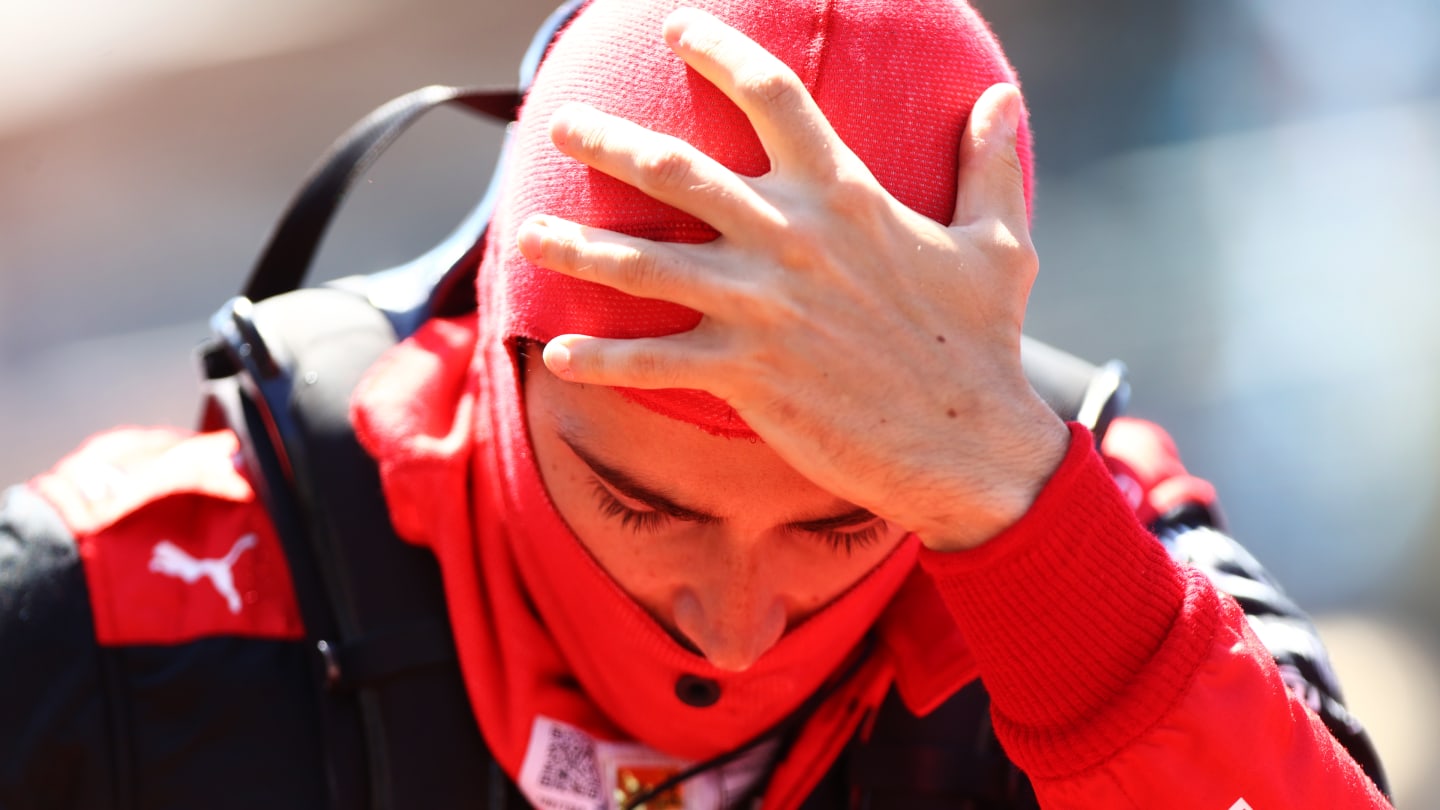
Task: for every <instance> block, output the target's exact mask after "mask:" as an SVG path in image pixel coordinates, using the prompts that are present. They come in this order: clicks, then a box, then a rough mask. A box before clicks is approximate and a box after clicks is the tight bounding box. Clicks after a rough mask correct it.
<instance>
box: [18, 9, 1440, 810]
mask: <svg viewBox="0 0 1440 810" xmlns="http://www.w3.org/2000/svg"><path fill="white" fill-rule="evenodd" d="M977 4H978V5H979V6H980V7H981V9H982V11H983V12H984V13H985V14H986V16H987V17H988V18H989V19H990V20H991V22H992V24H993V25H994V27H995V29H996V30H997V32H998V33H999V35H1000V37H1001V39H1002V40H1003V41H1004V42H1005V43H1006V45H1007V49H1008V52H1009V54H1010V56H1011V59H1012V61H1013V62H1014V63H1015V65H1016V67H1017V69H1018V70H1019V72H1020V75H1021V77H1022V80H1023V82H1024V87H1025V90H1026V94H1027V97H1028V100H1029V104H1030V108H1031V111H1032V116H1033V119H1032V120H1033V125H1034V128H1035V131H1036V137H1037V150H1038V155H1039V187H1038V188H1039V190H1038V196H1037V203H1038V204H1037V211H1036V223H1035V226H1036V231H1035V238H1036V242H1037V244H1038V245H1039V248H1040V254H1041V259H1042V271H1041V277H1040V281H1039V282H1038V284H1037V286H1036V289H1035V293H1034V298H1033V301H1032V305H1031V312H1030V318H1029V322H1028V331H1029V332H1030V333H1031V334H1033V335H1035V336H1037V337H1039V338H1042V339H1044V340H1047V341H1050V342H1053V343H1056V344H1058V345H1060V346H1062V347H1065V348H1068V349H1069V350H1071V351H1072V352H1075V353H1077V354H1080V355H1082V356H1084V357H1087V358H1090V359H1092V360H1097V361H1098V360H1104V359H1107V358H1111V357H1118V358H1121V359H1123V360H1124V361H1125V362H1126V363H1127V364H1128V365H1129V367H1130V370H1131V372H1132V383H1133V385H1134V390H1135V395H1134V400H1133V404H1132V413H1135V414H1137V415H1141V416H1145V417H1149V418H1153V419H1156V420H1158V421H1160V422H1162V423H1163V424H1164V425H1166V426H1167V427H1168V428H1169V429H1170V430H1171V432H1172V433H1173V434H1174V435H1175V438H1176V440H1177V442H1178V443H1179V446H1180V448H1181V451H1182V453H1183V455H1184V456H1185V458H1186V460H1187V463H1188V465H1189V466H1190V468H1191V469H1192V470H1194V471H1196V472H1197V473H1199V474H1201V475H1203V476H1205V477H1207V478H1210V479H1211V480H1213V481H1215V482H1216V484H1217V485H1218V486H1219V488H1220V492H1221V494H1222V498H1223V500H1224V503H1225V507H1226V511H1227V514H1228V517H1229V520H1230V524H1231V527H1232V529H1233V531H1234V533H1235V534H1236V535H1237V536H1238V537H1239V538H1240V539H1241V540H1242V541H1243V542H1244V543H1246V544H1247V545H1248V546H1249V547H1250V549H1251V550H1252V551H1254V552H1255V554H1256V555H1257V556H1258V557H1259V558H1260V559H1261V560H1262V561H1263V562H1265V563H1266V565H1268V566H1269V568H1270V569H1271V570H1272V571H1273V572H1274V573H1275V574H1276V575H1277V576H1278V577H1279V578H1280V580H1281V581H1282V582H1284V583H1285V584H1286V585H1287V587H1288V589H1289V590H1290V592H1291V594H1292V595H1293V596H1295V597H1296V598H1297V599H1298V600H1299V601H1300V602H1301V603H1302V604H1303V605H1305V606H1307V607H1308V608H1309V609H1310V610H1311V611H1312V612H1313V613H1314V614H1315V616H1316V619H1317V621H1318V623H1319V624H1320V626H1321V628H1322V632H1323V633H1324V635H1325V638H1326V640H1327V643H1328V644H1329V645H1330V647H1331V649H1332V652H1333V654H1334V657H1335V659H1336V666H1337V669H1339V670H1340V673H1341V678H1342V680H1343V681H1344V683H1345V685H1346V688H1347V693H1348V697H1349V700H1350V703H1351V706H1352V708H1353V709H1354V710H1355V712H1356V714H1357V715H1359V716H1360V717H1361V718H1362V719H1363V720H1364V721H1365V722H1366V724H1367V725H1368V726H1369V727H1370V728H1371V730H1372V732H1373V734H1374V736H1375V737H1376V740H1377V744H1378V746H1379V748H1380V750H1381V753H1382V755H1383V756H1384V758H1385V761H1386V764H1387V767H1388V768H1389V770H1390V772H1391V777H1392V780H1393V785H1394V789H1395V791H1396V795H1397V799H1398V802H1399V805H1400V806H1401V807H1412V808H1418V807H1435V806H1440V776H1437V775H1436V774H1435V772H1434V770H1433V769H1432V768H1431V767H1429V766H1430V762H1429V761H1428V759H1429V758H1428V755H1429V754H1430V752H1432V751H1434V750H1437V748H1440V684H1437V673H1440V666H1437V660H1440V655H1437V650H1440V629H1437V628H1440V621H1437V620H1440V591H1437V589H1436V588H1434V587H1432V585H1431V580H1432V578H1434V577H1435V575H1436V574H1437V573H1440V543H1437V539H1440V538H1437V533H1440V529H1437V525H1440V514H1437V511H1440V507H1437V503H1440V498H1437V495H1440V470H1437V467H1440V419H1437V418H1436V417H1437V412H1440V408H1437V405H1436V403H1437V401H1440V372H1437V369H1436V366H1437V363H1440V312H1437V304H1440V272H1437V271H1436V269H1437V267H1440V227H1437V223H1440V44H1437V43H1440V4H1436V3H1435V2H1434V0H1387V2H1385V3H1378V4H1372V3H1365V2H1362V1H1361V0H1326V2H1321V3H1313V2H1306V0H1203V1H1202V0H1171V1H1170V2H1165V3H1155V2H1147V0H1096V2H1090V3H1084V4H1078V3H1067V2H1063V1H1062V0H1005V1H1004V2H1001V0H978V3H977ZM550 9H551V5H550V4H549V3H548V2H519V1H518V0H470V1H469V2H464V3H462V2H458V1H457V0H344V1H343V2H342V1H341V0H247V2H243V3H242V2H240V0H207V2H204V3H193V2H183V1H182V0H129V2H126V3H104V2H100V0H50V1H49V2H44V3H42V2H40V1H39V0H6V2H4V3H0V446H3V447H4V452H3V453H0V479H3V480H4V481H7V482H10V481H19V480H23V479H25V478H28V477H30V476H32V475H34V474H36V473H39V472H42V471H44V470H45V469H46V468H48V467H49V466H50V465H51V464H52V463H53V462H54V461H55V460H57V459H58V458H59V457H60V456H61V455H63V454H64V453H66V452H67V451H69V450H70V449H71V448H73V447H74V446H75V445H76V444H77V443H78V442H79V441H80V440H81V439H83V438H84V437H85V436H86V435H87V434H89V433H90V432H92V431H95V430H99V429H102V428H105V427H108V426H111V425H115V424H122V423H130V424H153V423H168V424H189V423H191V422H192V421H193V420H194V417H195V403H196V394H195V391H196V389H195V383H194V380H195V374H194V372H193V371H192V366H191V359H190V352H191V349H192V347H193V346H194V345H195V344H196V343H197V342H198V341H199V340H200V339H201V338H203V337H204V336H205V335H206V333H207V329H206V326H205V320H206V318H207V317H208V316H209V314H210V313H211V312H213V311H214V310H215V309H216V308H217V307H218V306H219V305H220V304H221V303H222V302H223V301H224V300H225V299H226V298H228V297H229V296H231V295H233V294H235V293H236V292H237V291H238V289H239V287H240V285H241V283H242V281H243V279H244V277H245V274H246V273H247V271H248V269H249V265H250V262H251V261H252V260H253V258H254V256H255V255H256V252H257V251H258V250H259V248H260V247H261V245H262V244H263V243H264V240H265V238H266V237H267V235H268V233H269V229H270V227H271V225H272V224H273V222H274V219H275V217H276V216H278V214H279V213H280V211H281V208H282V206H283V205H284V204H285V202H286V201H287V200H288V198H289V195H290V193H291V192H292V190H293V189H294V188H295V186H296V184H297V183H298V182H299V180H300V179H301V178H302V177H303V175H304V173H305V172H306V170H307V169H308V168H309V166H310V165H311V163H312V161H314V160H315V159H316V157H317V156H318V155H319V154H320V153H321V151H322V150H323V149H324V148H325V146H326V144H328V143H329V141H330V140H331V138H333V137H334V136H335V135H337V134H339V133H340V132H341V131H342V130H343V129H345V128H346V127H347V126H349V125H350V124H351V123H352V122H353V121H354V120H356V119H357V118H359V117H360V116H362V115H363V114H365V113H366V112H367V111H369V110H370V109H371V108H372V107H374V106H376V105H378V104H379V103H381V102H383V101H385V100H387V99H389V98H391V97H392V96H395V95H398V94H400V93H402V92H405V91H407V90H411V89H414V88H416V87H419V86H421V85H424V84H430V83H455V84H494V85H503V84H508V83H510V82H512V81H513V79H512V77H513V75H514V70H515V66H516V65H517V63H518V60H519V58H520V55H521V54H522V53H523V51H524V48H525V45H526V43H527V42H528V40H529V37H530V33H531V31H532V30H533V29H534V28H535V26H536V25H537V24H538V23H539V21H540V20H541V19H543V18H544V16H545V15H546V14H547V13H548V12H549V11H550ZM433 119H434V120H427V121H424V122H422V123H421V124H420V125H419V126H418V127H417V128H416V129H415V130H414V131H413V132H412V133H411V134H410V135H408V136H407V137H405V138H404V139H402V140H401V142H400V144H399V145H398V146H397V147H396V148H395V149H394V150H392V153H391V154H390V155H389V156H387V158H386V159H385V160H383V161H382V162H381V164H380V165H379V166H378V167H377V168H376V169H375V170H374V171H373V172H372V173H371V174H370V175H369V176H368V178H367V179H366V180H365V182H364V183H363V184H362V185H361V186H360V188H359V189H358V191H357V193H356V194H355V196H354V198H353V199H352V202H351V203H350V204H349V206H348V207H347V208H346V210H345V211H344V213H343V215H342V217H341V220H340V222H339V224H338V226H337V227H336V228H335V229H334V231H333V232H332V234H331V237H330V239H329V240H328V242H327V246H326V248H325V251H324V253H323V254H322V256H321V259H320V263H319V268H318V275H319V276H321V277H330V276H335V275H340V274H344V273H350V272H367V271H370V270H373V269H379V268H382V267H385V266H389V265H392V264H397V263H400V262H402V261H404V260H406V259H408V258H410V257H412V256H413V255H416V254H418V253H420V252H421V251H423V250H424V248H426V247H427V246H429V245H430V244H432V243H433V242H435V241H436V240H438V239H439V238H441V237H442V236H443V235H444V234H446V233H447V232H448V231H449V229H450V228H451V227H452V226H453V225H454V224H455V223H456V222H457V221H458V219H459V218H460V217H461V216H462V214H463V213H464V212H465V211H466V210H468V208H469V206H470V205H472V204H473V202H474V201H475V199H476V197H477V195H478V194H479V192H480V190H481V189H482V188H483V184H484V181H485V179H486V178H487V177H488V175H489V172H490V167H491V164H492V161H493V159H494V152H495V149H496V148H497V147H498V144H499V142H500V136H501V132H500V130H499V129H498V128H497V127H493V126H491V125H488V124H480V123H476V122H475V121H474V120H473V119H468V118H466V117H464V116H462V115H460V114H458V113H448V112H443V111H442V112H441V113H438V114H436V115H435V116H433Z"/></svg>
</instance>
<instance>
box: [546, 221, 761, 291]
mask: <svg viewBox="0 0 1440 810" xmlns="http://www.w3.org/2000/svg"><path fill="white" fill-rule="evenodd" d="M518 242H519V247H520V253H521V254H522V255H524V256H525V258H527V259H529V260H530V261H532V262H534V263H535V264H536V265H538V266H540V267H544V268H545V269H547V270H554V271H556V272H560V273H564V274H565V275H567V276H572V277H574V278H579V279H584V280H585V281H593V282H595V283H597V284H604V285H605V286H607V287H613V288H615V289H617V290H619V291H621V292H624V293H629V294H630V295H634V296H638V297H640V298H656V299H660V300H662V301H670V302H673V303H676V304H680V305H682V306H687V307H690V308H691V309H695V310H699V311H701V312H705V313H707V314H712V315H714V314H725V313H728V312H729V310H730V309H731V308H732V304H733V302H734V299H735V298H736V294H735V291H734V289H733V286H734V285H733V284H732V283H731V280H730V279H729V278H728V277H727V276H726V275H725V274H724V273H723V272H722V271H721V270H720V269H718V268H715V267H709V266H705V265H704V264H703V262H702V261H701V260H700V259H699V256H698V255H697V254H698V253H699V252H700V251H702V250H703V248H701V247H698V246H694V245H675V244H670V243H667V242H652V241H650V240H648V239H639V238H636V237H633V236H626V235H625V234H622V233H616V232H614V231H607V230H603V229H600V228H589V227H585V226H582V225H577V224H576V223H573V222H569V221H566V220H563V219H558V218H556V217H549V216H537V217H532V218H530V219H529V220H527V221H526V222H525V223H524V224H523V225H521V226H520V232H519V235H518Z"/></svg>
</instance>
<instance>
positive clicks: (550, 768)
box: [518, 717, 776, 810]
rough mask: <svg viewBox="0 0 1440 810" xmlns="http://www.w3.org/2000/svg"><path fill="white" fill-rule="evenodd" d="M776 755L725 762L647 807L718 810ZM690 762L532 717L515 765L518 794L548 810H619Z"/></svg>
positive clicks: (769, 747)
mask: <svg viewBox="0 0 1440 810" xmlns="http://www.w3.org/2000/svg"><path fill="white" fill-rule="evenodd" d="M775 751H776V745H775V744H774V743H767V744H765V745H762V746H759V747H758V748H756V749H755V750H754V751H751V752H749V753H747V754H746V755H745V756H742V757H740V758H739V759H737V760H735V761H734V762H731V763H729V764H727V765H726V766H725V767H723V768H715V769H710V770H706V771H704V772H701V773H698V774H696V775H695V776H693V777H691V778H690V779H687V780H685V781H684V782H683V783H681V784H679V785H677V786H675V787H674V788H671V789H670V790H667V791H665V792H664V793H662V794H661V795H659V796H657V797H655V798H654V799H651V800H650V801H648V802H646V803H645V804H644V805H643V807H645V808H646V810H719V808H723V807H725V806H726V805H727V804H730V803H733V802H734V801H735V799H736V798H738V797H740V796H743V795H744V794H745V792H746V791H748V790H749V789H750V788H751V787H753V786H754V785H755V784H756V783H757V782H758V781H759V779H760V778H761V777H762V776H764V774H765V772H766V769H767V768H768V766H769V764H770V760H771V759H772V758H773V756H774V754H775ZM692 764H693V763H691V762H687V761H685V760H681V759H676V758H675V757H671V756H666V755H665V754H662V753H660V752H658V751H655V750H654V749H651V748H648V747H646V746H644V745H640V744H638V743H614V742H605V741H603V740H597V739H595V738H594V737H591V736H590V735H589V734H587V733H585V732H584V731H582V730H580V729H578V728H575V727H574V726H571V725H569V724H566V723H562V722H560V721H558V720H552V719H550V718H548V717H536V718H535V724H534V725H533V726H531V728H530V745H529V747H528V748H526V750H525V762H524V764H522V765H521V766H520V778H519V780H518V782H519V785H520V790H521V792H523V793H524V794H525V797H526V798H528V799H529V800H530V801H531V802H532V803H534V804H535V805H536V806H537V807H544V808H549V809H550V810H618V808H619V807H620V805H621V803H622V802H624V801H625V800H626V799H627V798H628V797H630V796H634V795H636V794H638V793H640V792H642V791H645V790H648V789H650V788H653V787H655V786H657V785H659V784H660V783H662V782H664V781H665V780H667V779H669V778H670V777H672V776H674V775H676V774H678V773H680V772H681V771H684V770H685V769H686V768H688V767H690V766H691V765H692Z"/></svg>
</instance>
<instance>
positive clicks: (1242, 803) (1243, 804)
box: [1230, 799, 1255, 810]
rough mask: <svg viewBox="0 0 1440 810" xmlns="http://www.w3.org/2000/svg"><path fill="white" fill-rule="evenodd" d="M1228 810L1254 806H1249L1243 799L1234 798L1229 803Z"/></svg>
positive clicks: (1242, 809) (1248, 808) (1243, 809)
mask: <svg viewBox="0 0 1440 810" xmlns="http://www.w3.org/2000/svg"><path fill="white" fill-rule="evenodd" d="M1230 810H1255V808H1253V807H1251V806H1250V803H1249V802H1247V801H1245V800H1244V799H1236V800H1235V803H1234V804H1232V805H1230Z"/></svg>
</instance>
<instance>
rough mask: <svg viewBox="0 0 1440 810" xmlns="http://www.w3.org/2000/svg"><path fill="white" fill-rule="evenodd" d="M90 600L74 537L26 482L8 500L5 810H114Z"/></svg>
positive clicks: (1, 558) (0, 540)
mask: <svg viewBox="0 0 1440 810" xmlns="http://www.w3.org/2000/svg"><path fill="white" fill-rule="evenodd" d="M94 638H95V631H94V626H93V623H92V622H91V619H90V602H89V597H88V595H87V592H86V589H85V578H84V574H83V571H82V570H81V567H80V560H79V556H78V554H77V551H76V547H75V543H74V539H73V538H72V536H71V534H70V532H69V531H68V530H67V529H66V527H65V525H64V524H63V523H62V522H61V521H60V518H59V516H58V515H56V514H55V512H54V510H53V509H51V508H50V505H49V504H48V503H46V502H45V501H44V500H43V499H41V498H40V497H39V496H38V495H36V494H35V493H34V492H32V491H30V490H29V489H26V488H24V487H14V488H12V489H10V490H8V491H7V492H6V493H5V494H4V497H3V500H0V808H4V809H5V810H30V808H85V810H109V808H114V807H117V805H116V803H115V796H114V792H115V774H114V771H113V768H112V763H111V761H110V758H109V757H110V754H109V750H108V748H109V746H107V745H106V744H105V741H106V738H107V729H108V725H109V720H108V717H107V713H106V706H105V701H104V698H103V695H104V692H103V690H102V688H101V676H100V671H101V662H100V657H99V654H98V650H97V649H96V647H95V641H94Z"/></svg>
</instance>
